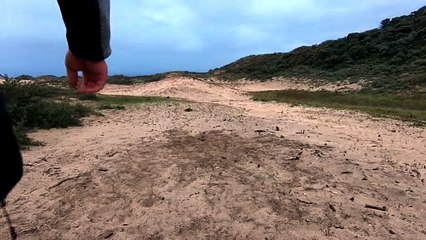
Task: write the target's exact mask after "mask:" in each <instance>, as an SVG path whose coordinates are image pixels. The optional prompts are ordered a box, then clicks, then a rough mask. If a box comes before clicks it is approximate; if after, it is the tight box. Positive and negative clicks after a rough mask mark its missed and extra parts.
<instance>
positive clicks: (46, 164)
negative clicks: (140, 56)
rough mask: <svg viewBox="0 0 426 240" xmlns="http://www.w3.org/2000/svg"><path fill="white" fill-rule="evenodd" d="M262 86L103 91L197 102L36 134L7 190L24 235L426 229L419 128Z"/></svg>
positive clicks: (1, 224)
mask: <svg viewBox="0 0 426 240" xmlns="http://www.w3.org/2000/svg"><path fill="white" fill-rule="evenodd" d="M282 86H283V87H286V86H284V85H282ZM260 88H261V89H276V88H280V85H279V84H278V85H277V83H271V84H270V85H268V84H257V85H247V84H233V85H227V84H218V83H207V82H201V81H196V80H193V79H185V78H174V79H167V80H164V81H161V82H156V83H152V84H148V85H140V86H130V87H127V86H108V87H107V88H106V89H105V90H104V92H103V93H104V94H125V95H155V96H170V97H179V98H184V99H188V100H191V101H192V102H186V103H179V104H175V103H173V104H163V105H151V106H140V107H132V108H128V109H127V110H125V111H107V112H105V117H91V118H88V119H86V120H85V125H84V127H79V128H70V129H64V130H50V131H39V132H37V133H34V134H33V136H34V137H35V138H36V139H37V140H40V141H43V142H45V143H46V144H45V146H43V147H35V148H32V149H31V150H28V151H25V152H24V157H25V164H26V167H25V168H26V169H25V177H24V179H23V180H22V182H21V183H20V184H19V186H18V187H17V188H16V189H15V191H14V192H13V194H12V195H11V197H10V199H9V211H10V213H11V215H12V219H13V221H14V223H15V225H16V228H17V231H18V235H19V237H20V238H19V239H425V238H426V197H425V196H426V187H425V183H424V181H425V180H424V179H425V176H426V158H425V156H426V147H425V146H426V139H425V138H426V131H425V130H424V129H419V128H412V127H409V126H407V125H406V124H403V123H401V122H398V121H393V120H383V119H372V118H370V117H368V116H366V115H363V114H358V113H352V112H346V111H335V110H326V109H313V108H305V107H291V106H288V105H285V104H274V103H258V102H253V101H251V100H250V98H249V97H248V96H247V95H245V91H247V90H252V89H260ZM188 107H190V108H191V109H193V111H192V112H185V111H184V110H185V109H187V108H188ZM366 204H369V205H374V206H377V207H386V209H382V210H385V211H381V210H374V209H369V208H366V207H365V205H366ZM7 233H8V232H7V228H6V225H5V220H4V218H0V239H2V240H3V239H8V238H7V237H8V234H7Z"/></svg>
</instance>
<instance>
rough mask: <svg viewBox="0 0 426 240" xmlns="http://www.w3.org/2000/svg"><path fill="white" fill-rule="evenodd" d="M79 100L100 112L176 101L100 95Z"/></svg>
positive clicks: (159, 98)
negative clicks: (89, 103)
mask: <svg viewBox="0 0 426 240" xmlns="http://www.w3.org/2000/svg"><path fill="white" fill-rule="evenodd" d="M79 99H80V100H83V101H90V102H91V103H93V104H94V105H95V106H96V108H98V109H100V110H105V109H107V110H108V109H110V110H111V109H114V110H124V109H126V106H127V105H138V104H154V103H163V102H171V101H176V99H171V98H167V97H146V96H121V95H100V94H90V95H81V96H79Z"/></svg>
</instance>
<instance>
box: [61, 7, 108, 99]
mask: <svg viewBox="0 0 426 240" xmlns="http://www.w3.org/2000/svg"><path fill="white" fill-rule="evenodd" d="M58 4H59V7H60V10H61V13H62V18H63V20H64V23H65V26H66V28H67V41H68V48H69V51H68V53H67V56H66V59H65V65H66V68H67V76H68V80H69V83H70V85H71V87H74V88H76V89H77V92H79V93H93V92H97V91H99V90H101V89H102V88H103V87H104V85H105V83H106V80H107V78H108V67H107V64H106V62H105V59H106V58H108V57H109V56H110V55H111V47H110V38H111V33H110V19H109V18H110V1H109V0H58ZM78 71H82V72H83V84H82V85H81V86H78Z"/></svg>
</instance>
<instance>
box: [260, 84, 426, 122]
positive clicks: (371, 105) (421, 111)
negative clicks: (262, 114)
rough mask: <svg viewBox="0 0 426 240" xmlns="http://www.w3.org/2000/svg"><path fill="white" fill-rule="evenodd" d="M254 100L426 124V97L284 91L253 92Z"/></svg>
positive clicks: (422, 95)
mask: <svg viewBox="0 0 426 240" xmlns="http://www.w3.org/2000/svg"><path fill="white" fill-rule="evenodd" d="M252 95H253V100H256V101H266V102H267V101H275V102H285V103H290V104H294V105H306V106H312V107H326V108H335V109H348V110H356V111H362V112H366V113H369V114H371V115H373V116H380V117H392V118H396V119H401V120H404V121H410V122H413V123H414V124H415V125H422V126H425V125H426V98H425V97H426V96H424V94H419V95H412V96H410V95H397V94H374V93H369V92H351V93H337V92H328V91H319V92H310V91H301V90H282V91H266V92H255V93H252Z"/></svg>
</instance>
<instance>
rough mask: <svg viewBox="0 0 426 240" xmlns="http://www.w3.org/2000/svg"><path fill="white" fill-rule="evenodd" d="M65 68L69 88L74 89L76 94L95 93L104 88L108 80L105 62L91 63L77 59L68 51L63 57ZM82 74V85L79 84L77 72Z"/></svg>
mask: <svg viewBox="0 0 426 240" xmlns="http://www.w3.org/2000/svg"><path fill="white" fill-rule="evenodd" d="M65 66H66V68H67V76H68V82H69V85H70V87H72V88H74V89H76V92H77V93H80V94H88V93H96V92H99V91H100V90H102V89H103V88H104V87H105V84H106V81H107V79H108V66H107V64H106V62H105V60H103V61H99V62H92V61H88V60H84V59H80V58H77V57H76V56H74V55H73V54H72V53H71V52H70V51H68V53H67V55H66V57H65ZM79 71H82V72H83V83H82V84H79V81H78V72H79Z"/></svg>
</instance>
